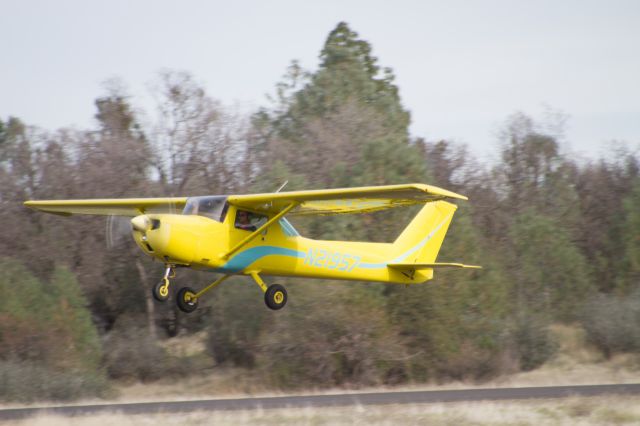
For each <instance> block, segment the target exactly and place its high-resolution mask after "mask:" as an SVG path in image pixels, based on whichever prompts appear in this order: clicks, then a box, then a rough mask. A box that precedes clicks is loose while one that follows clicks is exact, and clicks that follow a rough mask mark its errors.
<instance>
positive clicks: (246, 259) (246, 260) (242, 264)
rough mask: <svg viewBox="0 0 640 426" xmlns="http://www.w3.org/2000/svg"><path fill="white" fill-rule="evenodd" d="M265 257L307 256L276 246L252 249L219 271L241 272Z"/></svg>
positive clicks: (236, 256) (230, 261)
mask: <svg viewBox="0 0 640 426" xmlns="http://www.w3.org/2000/svg"><path fill="white" fill-rule="evenodd" d="M265 256H288V257H295V258H304V257H305V256H306V254H305V253H304V252H301V251H298V250H292V249H288V248H283V247H275V246H260V247H252V248H250V249H247V250H245V251H242V252H240V253H238V254H236V255H235V256H233V257H232V258H231V259H229V261H228V262H227V263H225V264H224V265H222V266H221V267H220V268H218V269H217V270H218V271H220V272H229V273H233V272H240V271H242V270H243V269H246V268H248V267H249V266H251V264H252V263H254V262H256V261H257V260H260V259H262V258H263V257H265Z"/></svg>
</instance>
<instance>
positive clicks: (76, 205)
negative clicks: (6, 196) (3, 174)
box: [24, 197, 187, 217]
mask: <svg viewBox="0 0 640 426" xmlns="http://www.w3.org/2000/svg"><path fill="white" fill-rule="evenodd" d="M186 202H187V198H186V197H180V198H122V199H95V200H39V201H26V202H25V203H24V205H25V206H27V207H29V208H32V209H34V210H40V211H43V212H46V213H53V214H59V215H63V216H70V215H72V214H90V215H112V216H131V217H133V216H138V215H140V214H145V213H179V212H180V211H182V209H183V208H184V205H185V203H186Z"/></svg>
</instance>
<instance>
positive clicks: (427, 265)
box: [387, 263, 482, 269]
mask: <svg viewBox="0 0 640 426" xmlns="http://www.w3.org/2000/svg"><path fill="white" fill-rule="evenodd" d="M387 266H388V267H389V268H394V269H434V268H465V269H482V266H478V265H464V264H462V263H387Z"/></svg>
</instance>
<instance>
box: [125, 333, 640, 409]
mask: <svg viewBox="0 0 640 426" xmlns="http://www.w3.org/2000/svg"><path fill="white" fill-rule="evenodd" d="M552 332H553V334H554V336H555V338H556V340H557V341H558V343H559V349H558V352H557V353H556V354H555V356H554V357H553V358H552V359H551V360H550V361H549V362H547V363H546V364H545V365H544V366H543V367H542V368H539V369H537V370H534V371H529V372H524V373H518V374H513V375H506V376H501V377H497V378H495V379H492V380H490V381H487V382H483V383H472V382H449V383H445V384H437V383H431V384H429V383H427V384H415V385H405V386H402V387H393V388H391V387H389V388H385V387H377V388H369V389H366V388H365V389H357V390H351V391H346V392H376V391H392V390H396V391H402V390H431V389H433V390H437V389H467V388H475V387H484V388H493V387H525V386H560V385H587V384H609V383H640V357H639V356H637V355H617V356H615V357H613V358H612V359H609V360H605V359H604V358H603V357H602V355H601V354H600V353H599V352H598V351H596V350H595V349H594V348H592V347H591V346H590V345H589V344H588V343H587V342H586V341H585V336H584V332H583V331H582V330H581V329H580V328H578V327H569V326H564V325H556V326H554V327H553V329H552ZM172 345H174V348H173V350H175V351H180V350H185V348H187V346H181V345H180V344H179V341H178V340H175V339H174V340H172ZM191 345H193V343H191ZM191 349H193V350H195V349H194V348H191ZM118 391H119V392H118V393H119V395H120V396H119V398H118V401H120V402H134V401H156V400H184V399H202V398H212V397H215V398H226V397H229V398H233V397H245V396H275V395H282V394H283V393H277V392H274V391H272V390H269V389H267V388H265V387H264V386H263V384H262V383H260V382H259V381H258V380H256V379H254V378H252V377H251V376H249V375H247V372H246V371H245V370H242V371H234V370H224V371H217V372H215V373H214V374H210V375H200V376H194V377H191V378H188V379H185V380H183V381H180V382H177V383H176V382H170V383H154V384H151V385H143V384H128V385H123V386H120V387H119V388H118ZM304 393H305V394H330V393H345V390H344V389H323V390H314V389H308V390H307V391H305V392H304Z"/></svg>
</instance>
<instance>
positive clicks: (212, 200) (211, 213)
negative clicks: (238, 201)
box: [182, 196, 229, 222]
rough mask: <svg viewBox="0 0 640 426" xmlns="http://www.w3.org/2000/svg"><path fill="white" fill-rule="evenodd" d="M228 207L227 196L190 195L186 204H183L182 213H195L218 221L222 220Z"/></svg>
mask: <svg viewBox="0 0 640 426" xmlns="http://www.w3.org/2000/svg"><path fill="white" fill-rule="evenodd" d="M228 208H229V205H228V204H227V197H220V196H217V197H216V196H214V197H191V198H189V199H187V204H186V205H185V206H184V210H182V214H184V215H192V214H197V215H199V216H204V217H208V218H209V219H213V220H217V221H218V222H224V218H225V216H226V215H227V209H228Z"/></svg>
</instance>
